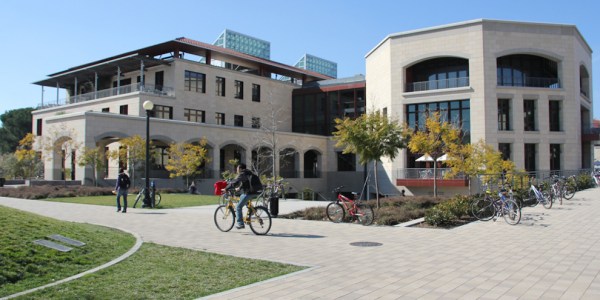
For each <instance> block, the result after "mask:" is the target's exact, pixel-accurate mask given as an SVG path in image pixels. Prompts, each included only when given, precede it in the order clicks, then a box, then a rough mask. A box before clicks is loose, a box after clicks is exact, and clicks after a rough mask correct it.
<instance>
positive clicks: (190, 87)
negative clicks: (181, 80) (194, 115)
mask: <svg viewBox="0 0 600 300" xmlns="http://www.w3.org/2000/svg"><path fill="white" fill-rule="evenodd" d="M184 90H186V91H192V92H197V93H205V92H206V75H205V74H202V73H197V72H192V71H185V86H184Z"/></svg>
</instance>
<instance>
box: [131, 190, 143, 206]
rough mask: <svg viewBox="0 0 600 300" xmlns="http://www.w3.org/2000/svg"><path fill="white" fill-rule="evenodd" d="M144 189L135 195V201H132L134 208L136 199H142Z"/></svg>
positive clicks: (136, 202)
mask: <svg viewBox="0 0 600 300" xmlns="http://www.w3.org/2000/svg"><path fill="white" fill-rule="evenodd" d="M143 192H144V191H143V190H142V191H140V192H139V193H138V195H137V197H135V202H133V208H135V206H136V205H137V204H138V201H140V200H141V199H144V193H143Z"/></svg>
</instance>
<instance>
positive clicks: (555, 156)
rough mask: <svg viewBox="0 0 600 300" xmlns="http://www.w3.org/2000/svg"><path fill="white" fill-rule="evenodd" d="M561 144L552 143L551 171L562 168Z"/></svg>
mask: <svg viewBox="0 0 600 300" xmlns="http://www.w3.org/2000/svg"><path fill="white" fill-rule="evenodd" d="M561 153H562V151H561V145H560V144H550V171H554V170H560V157H561Z"/></svg>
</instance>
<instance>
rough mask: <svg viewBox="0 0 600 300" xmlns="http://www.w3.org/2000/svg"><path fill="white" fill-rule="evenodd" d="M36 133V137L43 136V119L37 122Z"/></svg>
mask: <svg viewBox="0 0 600 300" xmlns="http://www.w3.org/2000/svg"><path fill="white" fill-rule="evenodd" d="M35 125H36V126H35V133H36V135H38V136H40V135H42V119H37V120H35Z"/></svg>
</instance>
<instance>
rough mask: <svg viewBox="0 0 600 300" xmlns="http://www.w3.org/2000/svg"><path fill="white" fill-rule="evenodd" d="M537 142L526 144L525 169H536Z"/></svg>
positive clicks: (532, 170) (531, 170)
mask: <svg viewBox="0 0 600 300" xmlns="http://www.w3.org/2000/svg"><path fill="white" fill-rule="evenodd" d="M536 146H537V145H536V144H525V171H527V172H534V171H536V163H535V159H536Z"/></svg>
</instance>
